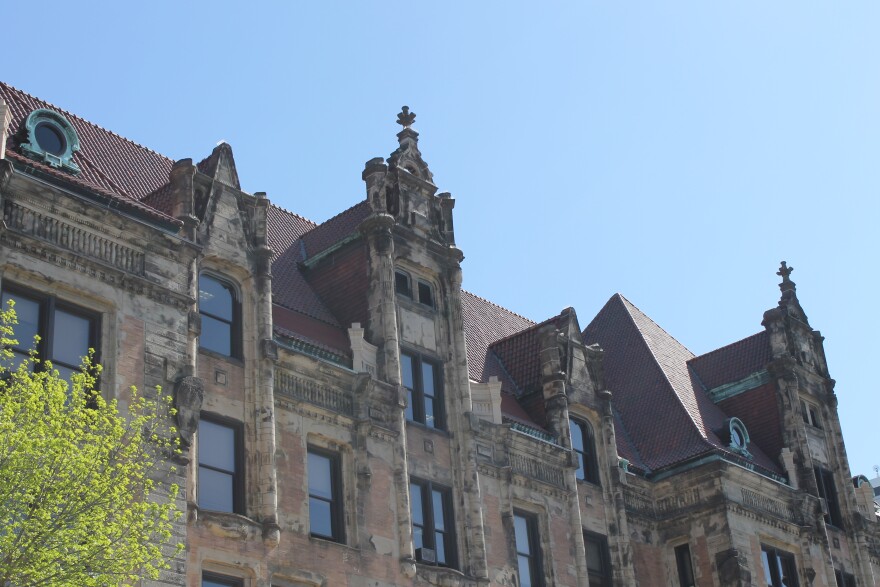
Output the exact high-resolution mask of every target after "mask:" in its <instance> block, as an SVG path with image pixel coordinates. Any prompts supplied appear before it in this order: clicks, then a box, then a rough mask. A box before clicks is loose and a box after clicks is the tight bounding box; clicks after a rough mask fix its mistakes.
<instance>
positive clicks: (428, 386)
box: [422, 362, 434, 396]
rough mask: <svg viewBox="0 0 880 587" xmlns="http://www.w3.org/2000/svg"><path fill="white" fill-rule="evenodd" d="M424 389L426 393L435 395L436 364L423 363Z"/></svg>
mask: <svg viewBox="0 0 880 587" xmlns="http://www.w3.org/2000/svg"><path fill="white" fill-rule="evenodd" d="M422 390H423V391H424V392H425V395H431V396H433V395H434V365H432V364H431V363H424V362H423V363H422Z"/></svg>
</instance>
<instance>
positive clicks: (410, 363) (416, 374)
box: [400, 353, 446, 430]
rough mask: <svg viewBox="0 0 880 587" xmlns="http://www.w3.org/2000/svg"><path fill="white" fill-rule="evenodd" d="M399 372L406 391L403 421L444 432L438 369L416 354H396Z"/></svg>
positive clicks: (441, 387)
mask: <svg viewBox="0 0 880 587" xmlns="http://www.w3.org/2000/svg"><path fill="white" fill-rule="evenodd" d="M400 367H401V369H400V371H401V375H402V377H403V385H404V387H406V389H407V399H408V401H407V407H406V418H407V420H410V421H413V422H420V423H422V424H424V425H426V426H430V427H431V428H438V429H441V430H443V429H445V428H446V419H445V411H444V406H443V386H442V383H441V379H440V368H439V367H438V366H437V365H436V364H435V363H432V362H430V361H428V360H427V359H424V358H422V357H420V356H418V355H410V354H407V353H401V354H400Z"/></svg>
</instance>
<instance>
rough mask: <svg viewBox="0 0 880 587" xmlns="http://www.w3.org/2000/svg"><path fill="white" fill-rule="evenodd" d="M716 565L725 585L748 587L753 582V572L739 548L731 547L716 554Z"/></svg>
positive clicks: (724, 586) (722, 583) (728, 586)
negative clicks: (750, 570)
mask: <svg viewBox="0 0 880 587" xmlns="http://www.w3.org/2000/svg"><path fill="white" fill-rule="evenodd" d="M715 565H716V566H717V567H718V578H719V579H721V585H722V586H723V587H747V586H750V585H751V584H752V574H751V573H750V572H749V568H748V565H746V562H745V560H744V558H743V556H742V554H741V553H740V552H739V551H738V550H737V549H735V548H731V549H729V550H725V551H723V552H719V553H718V554H716V555H715Z"/></svg>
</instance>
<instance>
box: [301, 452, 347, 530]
mask: <svg viewBox="0 0 880 587" xmlns="http://www.w3.org/2000/svg"><path fill="white" fill-rule="evenodd" d="M308 474H309V530H310V532H311V534H312V536H318V537H320V538H326V539H327V540H334V541H336V542H342V541H343V540H345V534H344V524H343V517H342V467H341V464H340V459H339V455H338V454H334V453H332V452H328V451H324V450H320V449H317V448H314V447H309V468H308Z"/></svg>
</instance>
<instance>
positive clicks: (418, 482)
mask: <svg viewBox="0 0 880 587" xmlns="http://www.w3.org/2000/svg"><path fill="white" fill-rule="evenodd" d="M414 487H418V489H419V501H420V502H421V504H422V511H421V514H422V515H421V518H422V524H416V521H415V515H414V514H415V511H414V508H413V506H412V504H413V498H412V492H413V489H414ZM409 491H410V507H411V508H412V509H413V511H412V512H411V514H410V517H411V520H412V527H413V554H414V555H415V557H416V560H417V561H418V562H419V563H422V564H431V565H436V566H440V567H447V568H450V569H457V568H458V538H457V533H456V527H455V507H454V500H453V499H452V488H451V487H449V486H448V485H442V484H439V483H435V482H433V481H429V480H427V479H423V478H421V477H416V476H410V478H409ZM435 492H436V493H438V494H439V495H440V503H441V508H442V510H443V512H442V522H443V527H442V529H438V526H437V519H436V516H435V512H434V507H433V506H434V494H435ZM417 526H418V527H419V528H421V530H422V537H423V538H422V548H431V549H432V550H433V551H434V557H435V559H434V562H430V561H426V560H425V559H424V558H423V557H422V556H420V554H419V552H418V550H419V549H417V548H415V529H416V527H417ZM438 532H439V533H441V534H442V535H443V552H444V553H445V555H446V560H445V561H443V562H440V561H438V560H437V559H436V556H437V533H438ZM428 538H430V540H428ZM428 543H430V544H428Z"/></svg>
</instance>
